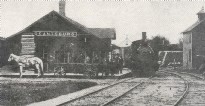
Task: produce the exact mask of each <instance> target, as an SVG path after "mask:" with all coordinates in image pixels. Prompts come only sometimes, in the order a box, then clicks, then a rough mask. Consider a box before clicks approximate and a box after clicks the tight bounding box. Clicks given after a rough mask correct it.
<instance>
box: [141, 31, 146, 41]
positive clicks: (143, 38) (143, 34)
mask: <svg viewBox="0 0 205 106" xmlns="http://www.w3.org/2000/svg"><path fill="white" fill-rule="evenodd" d="M146 39H147V35H146V32H142V40H144V41H145V40H146Z"/></svg>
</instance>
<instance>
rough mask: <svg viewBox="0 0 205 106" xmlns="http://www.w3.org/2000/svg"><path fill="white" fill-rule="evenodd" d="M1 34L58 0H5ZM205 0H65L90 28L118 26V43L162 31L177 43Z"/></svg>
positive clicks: (55, 6)
mask: <svg viewBox="0 0 205 106" xmlns="http://www.w3.org/2000/svg"><path fill="white" fill-rule="evenodd" d="M0 3H1V9H0V15H1V17H0V18H1V19H0V20H1V22H0V27H1V28H0V30H1V33H0V36H1V37H8V36H10V35H12V34H15V33H17V32H18V31H20V30H22V29H23V28H25V27H27V26H28V25H30V24H32V23H33V22H34V21H36V20H38V19H39V18H41V17H42V16H44V15H46V14H47V13H49V12H50V11H52V10H55V11H57V12H58V11H59V10H58V1H57V0H53V1H52V0H48V1H46V0H44V1H43V0H42V1H41V0H33V1H31V0H30V1H26V0H24V1H12V0H9V1H2V2H0ZM202 6H205V2H201V1H197V2H196V1H195V2H188V1H168V2H163V1H150V2H148V1H134V0H132V1H129V2H128V1H120V2H116V1H104V2H103V1H100V0H99V1H75V0H70V1H66V16H67V17H69V18H71V19H73V20H75V21H77V22H79V23H81V24H82V25H85V26H86V27H88V28H115V30H116V40H114V41H113V43H114V44H116V45H119V46H121V45H124V44H125V42H124V41H125V39H126V36H127V37H128V39H129V41H130V42H132V41H135V40H139V39H141V33H142V32H147V36H148V38H152V37H153V36H156V35H161V36H164V37H166V38H167V39H169V41H170V42H171V43H173V44H174V43H178V41H179V39H180V38H182V34H181V32H183V31H184V30H185V29H186V28H188V27H189V26H191V25H192V24H193V23H194V22H196V21H197V20H198V17H197V15H196V13H197V12H199V11H200V10H201V8H202Z"/></svg>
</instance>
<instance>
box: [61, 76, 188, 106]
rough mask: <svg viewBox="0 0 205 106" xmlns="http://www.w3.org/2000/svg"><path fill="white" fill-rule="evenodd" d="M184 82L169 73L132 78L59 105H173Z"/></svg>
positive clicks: (179, 95)
mask: <svg viewBox="0 0 205 106" xmlns="http://www.w3.org/2000/svg"><path fill="white" fill-rule="evenodd" d="M184 90H185V82H184V80H182V79H181V78H179V77H176V76H173V75H171V74H169V73H158V74H157V75H156V76H155V77H152V78H150V79H148V78H145V79H141V80H139V79H138V78H133V79H130V80H126V81H123V82H120V83H118V84H116V85H114V86H111V87H108V88H106V89H103V90H101V91H99V92H95V93H93V94H90V95H87V96H84V97H82V98H79V99H77V100H74V101H71V102H67V103H65V104H62V105H61V106H76V105H77V106H81V105H84V106H99V105H101V106H104V105H108V106H121V105H123V106H124V105H126V106H129V105H135V106H141V105H152V106H154V105H155V106H159V105H173V104H174V103H175V102H176V101H177V100H178V99H179V98H180V97H181V95H182V94H183V93H184Z"/></svg>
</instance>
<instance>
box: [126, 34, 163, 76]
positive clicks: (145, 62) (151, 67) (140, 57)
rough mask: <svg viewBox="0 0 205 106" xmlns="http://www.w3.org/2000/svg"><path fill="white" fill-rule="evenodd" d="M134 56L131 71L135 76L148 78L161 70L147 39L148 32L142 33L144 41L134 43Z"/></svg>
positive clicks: (132, 56) (132, 46)
mask: <svg viewBox="0 0 205 106" xmlns="http://www.w3.org/2000/svg"><path fill="white" fill-rule="evenodd" d="M131 48H132V55H131V63H130V69H131V70H132V73H133V75H134V76H138V77H144V76H146V77H148V76H152V75H154V74H155V72H156V71H157V70H158V68H159V64H158V63H157V60H155V58H154V56H155V55H154V52H153V50H152V48H151V47H150V45H149V43H148V40H147V38H146V32H142V40H137V41H134V42H132V45H131Z"/></svg>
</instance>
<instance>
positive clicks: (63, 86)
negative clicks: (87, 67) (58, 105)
mask: <svg viewBox="0 0 205 106" xmlns="http://www.w3.org/2000/svg"><path fill="white" fill-rule="evenodd" d="M94 85H96V83H94V82H75V81H58V82H50V83H48V82H46V83H42V82H40V83H39V82H35V83H31V82H30V83H29V82H28V83H12V82H10V83H1V84H0V105H4V106H16V105H26V104H30V103H33V102H39V101H44V100H48V99H51V98H55V97H58V96H60V95H63V94H68V93H72V92H75V91H78V90H81V89H84V88H88V87H91V86H94Z"/></svg>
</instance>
